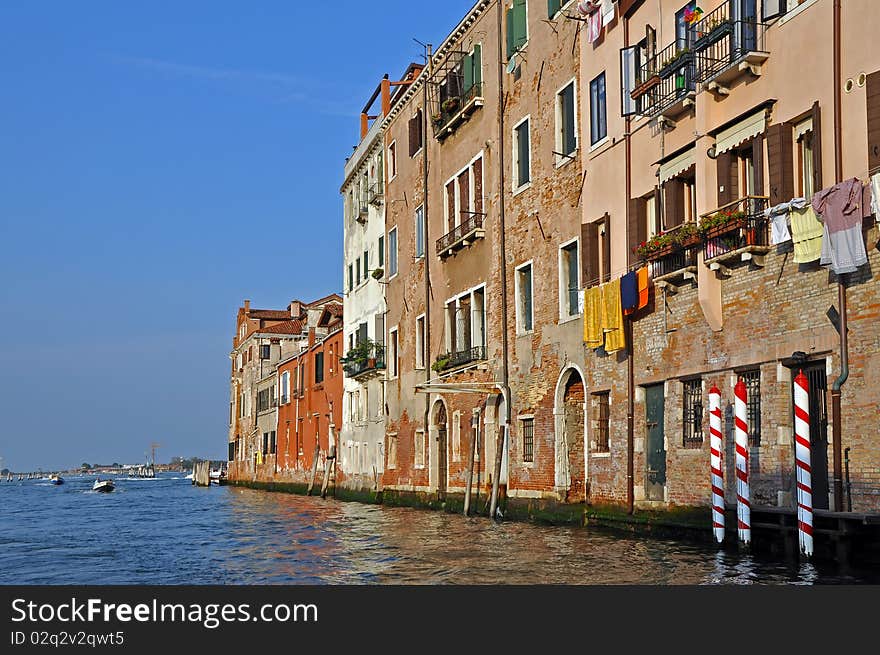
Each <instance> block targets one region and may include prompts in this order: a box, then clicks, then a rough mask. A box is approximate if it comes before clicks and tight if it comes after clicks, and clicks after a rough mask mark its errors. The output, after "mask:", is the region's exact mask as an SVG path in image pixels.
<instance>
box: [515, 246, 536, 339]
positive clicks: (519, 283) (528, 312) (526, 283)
mask: <svg viewBox="0 0 880 655" xmlns="http://www.w3.org/2000/svg"><path fill="white" fill-rule="evenodd" d="M533 317H534V307H533V306H532V264H531V262H529V263H528V264H523V265H522V266H520V267H519V268H517V269H516V326H517V332H519V333H520V334H523V333H525V332H531V331H532V328H533Z"/></svg>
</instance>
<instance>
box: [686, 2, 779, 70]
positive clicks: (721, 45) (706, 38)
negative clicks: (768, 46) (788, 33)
mask: <svg viewBox="0 0 880 655" xmlns="http://www.w3.org/2000/svg"><path fill="white" fill-rule="evenodd" d="M732 7H733V3H732V2H724V3H722V4H721V6H719V7H718V8H717V9H715V10H713V11H710V12H709V13H708V14H706V15H705V16H703V18H701V19H700V20H699V21H697V22H696V23H694V24H693V26H691V28H690V30H689V39H690V41H691V43H692V50H693V51H694V53H695V57H696V81H697V82H709V81H711V80H713V79H715V78H717V77H718V76H719V75H721V74H722V73H724V72H725V71H727V70H729V69H731V68H733V67H735V66H738V64H740V63H741V62H743V61H747V63H760V62H761V61H764V60H765V59H766V51H765V50H764V37H765V33H766V31H767V25H766V24H765V23H760V22H758V18H757V17H756V16H751V17H749V16H741V15H734V13H733V12H732V11H731V10H732ZM750 57H752V58H755V61H754V62H752V61H748V60H749V59H750Z"/></svg>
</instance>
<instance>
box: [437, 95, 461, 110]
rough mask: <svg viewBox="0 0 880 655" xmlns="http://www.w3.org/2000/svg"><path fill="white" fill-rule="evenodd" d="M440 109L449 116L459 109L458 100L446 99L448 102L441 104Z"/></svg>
mask: <svg viewBox="0 0 880 655" xmlns="http://www.w3.org/2000/svg"><path fill="white" fill-rule="evenodd" d="M440 108H441V109H442V110H443V111H445V112H446V113H447V114H451V113H452V112H454V111H455V110H456V109H458V98H446V100H444V101H443V102H442V103H441V104H440Z"/></svg>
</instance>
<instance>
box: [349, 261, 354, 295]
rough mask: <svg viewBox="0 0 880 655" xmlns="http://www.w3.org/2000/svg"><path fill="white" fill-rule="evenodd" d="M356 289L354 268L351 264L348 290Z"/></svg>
mask: <svg viewBox="0 0 880 655" xmlns="http://www.w3.org/2000/svg"><path fill="white" fill-rule="evenodd" d="M352 289H354V267H353V266H352V265H351V264H349V265H348V290H349V291H351V290H352Z"/></svg>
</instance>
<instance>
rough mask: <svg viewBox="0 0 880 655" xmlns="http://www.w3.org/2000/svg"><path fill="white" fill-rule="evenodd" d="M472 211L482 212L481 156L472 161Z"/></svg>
mask: <svg viewBox="0 0 880 655" xmlns="http://www.w3.org/2000/svg"><path fill="white" fill-rule="evenodd" d="M472 168H473V171H474V211H475V212H476V213H478V214H481V213H482V212H483V158H482V157H480V158H479V159H477V160H476V161H475V162H474V165H473V167H472Z"/></svg>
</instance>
